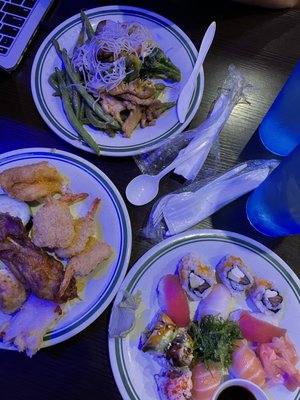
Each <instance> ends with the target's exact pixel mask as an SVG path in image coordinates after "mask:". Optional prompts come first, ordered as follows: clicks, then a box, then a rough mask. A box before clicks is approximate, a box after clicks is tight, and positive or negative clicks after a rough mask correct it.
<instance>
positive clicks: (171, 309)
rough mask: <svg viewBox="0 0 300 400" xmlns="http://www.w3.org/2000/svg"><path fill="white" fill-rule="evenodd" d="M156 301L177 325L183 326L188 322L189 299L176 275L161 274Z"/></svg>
mask: <svg viewBox="0 0 300 400" xmlns="http://www.w3.org/2000/svg"><path fill="white" fill-rule="evenodd" d="M157 290H158V303H159V305H160V308H161V310H162V311H163V312H164V313H166V314H167V315H168V316H169V317H170V318H171V319H172V320H173V322H174V323H175V324H176V325H177V327H185V326H188V324H189V323H190V308H189V301H188V298H187V295H186V293H185V291H184V290H183V288H182V286H181V285H180V281H179V277H178V276H177V275H172V274H168V275H165V276H163V277H162V278H161V279H160V281H159V283H158V287H157Z"/></svg>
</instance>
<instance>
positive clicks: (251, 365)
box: [230, 340, 266, 387]
mask: <svg viewBox="0 0 300 400" xmlns="http://www.w3.org/2000/svg"><path fill="white" fill-rule="evenodd" d="M236 345H237V346H238V347H237V349H236V350H235V351H234V352H233V357H232V366H231V368H230V374H231V375H232V376H234V377H235V378H242V379H248V380H249V381H251V382H254V383H256V384H257V385H258V386H260V387H263V386H264V385H265V382H266V374H265V371H264V368H263V366H262V363H261V362H260V360H259V358H258V357H257V355H256V354H255V352H254V351H253V350H252V349H251V348H250V347H249V346H247V345H246V344H245V343H244V342H243V341H242V340H238V341H236Z"/></svg>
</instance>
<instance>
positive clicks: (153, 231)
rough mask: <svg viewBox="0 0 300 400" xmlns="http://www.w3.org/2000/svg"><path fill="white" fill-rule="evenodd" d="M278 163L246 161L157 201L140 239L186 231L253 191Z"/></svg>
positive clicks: (157, 238)
mask: <svg viewBox="0 0 300 400" xmlns="http://www.w3.org/2000/svg"><path fill="white" fill-rule="evenodd" d="M278 164H279V161H278V160H275V159H272V160H249V161H246V162H243V163H241V164H238V165H237V166H236V167H234V168H232V169H230V170H228V171H227V172H226V173H224V174H222V175H219V176H218V177H217V178H215V179H214V180H212V181H210V182H208V183H206V182H203V180H199V181H195V182H192V183H191V184H189V185H187V186H184V187H183V188H182V189H181V190H179V191H176V192H174V193H172V194H168V195H166V196H164V197H162V198H161V199H160V200H159V201H157V202H156V203H155V204H154V205H153V207H152V210H151V213H150V216H149V219H148V222H147V225H146V226H145V228H144V229H143V235H144V236H145V237H147V238H149V239H152V240H153V241H158V240H161V239H164V238H165V237H166V236H172V235H174V234H177V233H179V232H183V231H184V230H186V229H189V228H190V227H192V226H193V225H196V224H197V223H199V222H200V221H202V220H203V219H205V218H207V217H209V216H210V215H212V214H213V213H215V212H216V211H217V210H219V209H220V208H222V207H224V206H225V205H226V204H228V203H230V202H232V201H233V200H235V199H237V198H238V197H240V196H242V195H244V194H246V193H248V192H250V191H251V190H253V189H255V188H256V187H257V186H258V185H259V184H260V183H261V182H263V180H264V179H265V178H266V177H267V176H268V175H269V174H270V173H271V172H272V171H273V170H274V168H276V167H277V166H278Z"/></svg>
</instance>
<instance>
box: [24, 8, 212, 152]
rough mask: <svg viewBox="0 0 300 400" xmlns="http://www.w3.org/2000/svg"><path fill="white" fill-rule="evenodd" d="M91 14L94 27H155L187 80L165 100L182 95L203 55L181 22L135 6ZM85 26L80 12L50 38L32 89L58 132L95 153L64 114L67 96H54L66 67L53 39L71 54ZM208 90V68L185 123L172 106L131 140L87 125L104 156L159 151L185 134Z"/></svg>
mask: <svg viewBox="0 0 300 400" xmlns="http://www.w3.org/2000/svg"><path fill="white" fill-rule="evenodd" d="M85 13H86V15H87V16H88V18H89V20H90V21H91V24H92V25H93V26H94V27H95V26H96V25H97V23H98V22H99V21H101V20H104V19H110V20H113V21H119V22H137V23H140V24H142V25H144V26H145V27H146V28H147V29H149V30H150V32H151V33H152V35H153V39H154V40H155V41H156V42H157V43H158V45H159V46H160V47H161V49H162V50H163V51H164V52H165V54H166V55H167V56H168V57H169V58H170V59H171V61H173V63H174V64H175V65H176V66H177V67H178V68H179V69H180V71H181V74H182V79H181V81H180V82H179V83H177V84H172V85H170V87H169V89H167V91H166V98H165V99H164V100H166V101H175V100H176V99H177V98H178V95H179V93H180V91H181V89H182V88H183V87H184V85H185V83H186V82H187V80H188V78H189V76H190V74H191V72H192V70H193V67H194V64H195V62H196V58H197V54H198V52H197V49H196V47H195V46H194V44H193V43H192V41H191V40H190V39H189V37H188V36H187V35H186V34H185V33H184V32H183V31H182V30H181V29H180V28H179V27H178V26H176V25H175V24H174V23H173V22H172V21H170V20H168V19H166V18H165V17H163V16H160V15H158V14H156V13H154V12H151V11H148V10H144V9H142V8H136V7H129V6H107V7H97V8H93V9H90V10H87V11H85ZM80 29H81V17H80V14H76V15H74V16H73V17H71V18H69V19H67V20H66V21H64V22H62V23H61V24H60V25H59V26H57V27H56V28H55V29H54V30H53V31H52V32H51V33H50V34H49V35H48V36H47V37H46V39H45V40H44V41H43V43H42V44H41V46H40V48H39V50H38V52H37V54H36V56H35V59H34V62H33V65H32V72H31V92H32V96H33V99H34V102H35V104H36V107H37V109H38V111H39V113H40V115H41V116H42V118H43V119H44V121H45V122H46V124H47V125H48V126H49V128H51V130H52V131H53V132H55V133H56V134H57V135H58V136H60V137H61V138H62V139H63V140H65V141H66V142H68V143H70V144H71V145H73V146H75V147H77V148H79V149H82V150H86V151H88V152H93V150H92V149H91V148H90V147H89V146H88V145H87V144H86V143H85V142H84V141H82V139H80V138H79V136H78V134H77V133H76V131H75V130H74V129H73V127H72V126H71V125H70V123H69V121H68V119H67V117H66V115H65V114H64V112H63V108H62V103H61V99H60V98H58V97H54V96H53V88H52V87H51V86H50V84H49V82H48V79H49V77H50V75H51V74H52V73H53V72H54V69H55V67H60V66H61V60H60V58H59V56H58V55H57V53H56V50H55V48H54V46H53V44H52V41H53V39H56V40H57V41H58V43H59V44H60V46H61V47H65V48H66V49H67V50H68V52H71V51H72V50H73V47H74V45H75V43H76V40H77V38H78V35H79V32H80ZM203 90H204V72H203V68H202V69H201V71H200V75H199V77H198V80H197V82H196V85H195V89H194V92H193V96H192V99H191V101H190V104H189V108H188V111H187V116H186V119H185V121H184V122H183V123H180V121H179V120H178V116H177V113H176V107H172V108H171V109H169V110H168V111H167V112H165V113H164V114H163V115H161V116H160V117H159V118H158V119H157V122H156V125H154V126H148V127H146V128H137V129H136V130H135V131H134V134H133V135H132V136H131V137H130V138H124V137H123V136H122V135H121V134H117V135H116V136H115V137H113V138H112V137H110V136H108V135H107V134H106V133H104V132H101V131H95V130H94V129H92V128H91V127H88V126H86V125H85V127H86V129H87V130H88V132H89V133H90V134H91V135H92V136H93V137H94V139H95V141H96V142H97V143H98V145H99V148H100V150H101V153H102V155H105V156H114V157H125V156H132V155H136V154H141V153H143V152H144V151H146V150H147V151H149V150H151V149H154V148H155V147H157V146H159V144H160V143H161V141H162V140H163V139H166V138H168V137H170V136H172V135H175V134H176V133H180V132H182V131H183V130H184V129H185V128H186V127H187V126H188V124H189V123H190V122H191V120H192V119H193V117H194V116H195V114H196V112H197V110H198V108H199V105H200V103H201V99H202V95H203Z"/></svg>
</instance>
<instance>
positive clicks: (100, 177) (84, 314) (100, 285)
mask: <svg viewBox="0 0 300 400" xmlns="http://www.w3.org/2000/svg"><path fill="white" fill-rule="evenodd" d="M41 161H47V162H48V163H49V165H50V166H54V167H56V168H57V169H58V170H59V171H60V172H61V173H62V174H64V175H65V176H66V177H67V178H68V179H69V181H70V188H71V190H72V191H73V192H74V193H88V194H89V197H88V198H87V200H86V201H85V202H83V203H79V204H78V205H76V211H77V213H78V214H79V215H86V212H87V209H88V207H89V205H90V203H91V202H92V201H93V200H94V199H95V198H96V197H99V198H100V199H101V205H100V213H99V217H98V222H99V224H100V226H101V230H99V232H97V234H98V235H99V238H101V239H102V240H104V241H105V242H106V243H108V244H110V245H111V246H112V247H113V249H114V255H113V257H112V259H110V260H109V262H107V263H106V262H105V264H103V265H102V268H100V269H99V270H98V269H97V270H95V271H93V272H92V273H91V276H88V277H87V279H86V281H85V282H82V283H83V284H84V289H83V290H82V291H81V292H80V296H79V297H80V298H81V299H82V300H76V301H74V300H73V301H71V302H68V303H66V305H65V307H64V312H66V314H65V315H64V316H63V318H62V319H60V320H59V322H58V324H57V325H56V326H55V327H54V328H53V329H52V330H51V331H49V332H47V333H46V335H45V336H44V338H43V343H42V347H48V346H52V345H54V344H57V343H60V342H62V341H64V340H66V339H68V338H70V337H72V336H74V335H76V334H77V333H79V332H81V331H82V330H83V329H84V328H86V327H87V326H88V325H90V324H91V323H92V322H93V321H94V320H95V319H96V318H98V317H99V316H100V315H101V314H102V312H103V311H104V310H105V309H106V307H107V306H108V305H109V304H110V303H111V301H112V300H113V298H114V296H115V294H116V293H117V291H118V288H119V287H120V285H121V283H122V281H123V279H124V276H125V273H126V270H127V267H128V263H129V258H130V254H131V243H132V236H131V225H130V219H129V215H128V212H127V209H126V205H125V203H124V201H123V199H122V197H121V195H120V193H119V192H118V190H117V188H116V187H115V186H114V184H113V183H112V182H111V181H110V179H109V178H108V177H107V176H106V175H105V174H104V173H103V172H102V171H101V170H99V169H98V168H97V167H96V166H94V165H93V164H91V163H89V162H88V161H86V160H84V159H83V158H81V157H78V156H76V155H74V154H71V153H68V152H64V151H60V150H53V149H48V148H25V149H20V150H16V151H11V152H8V153H4V154H2V155H1V156H0V172H2V171H3V170H6V169H8V168H12V167H17V166H23V165H26V164H34V163H38V162H41ZM8 318H10V316H7V315H6V314H3V313H1V312H0V326H2V323H4V322H5V321H6V320H7V319H8ZM0 349H9V350H11V349H14V348H12V347H10V346H8V345H6V344H4V343H0Z"/></svg>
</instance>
